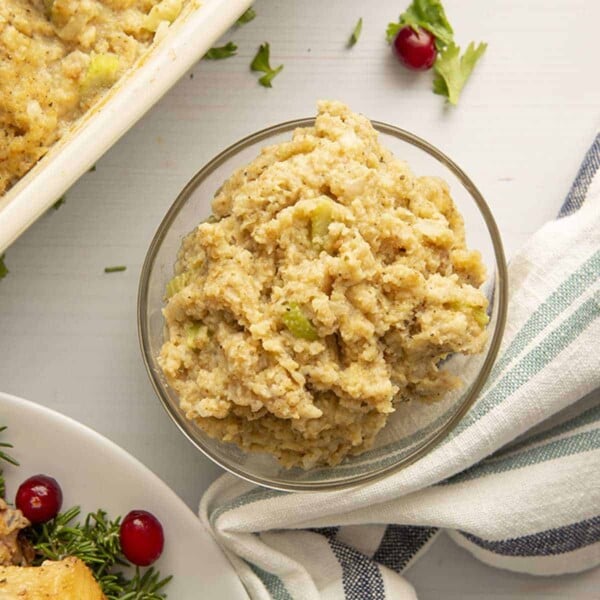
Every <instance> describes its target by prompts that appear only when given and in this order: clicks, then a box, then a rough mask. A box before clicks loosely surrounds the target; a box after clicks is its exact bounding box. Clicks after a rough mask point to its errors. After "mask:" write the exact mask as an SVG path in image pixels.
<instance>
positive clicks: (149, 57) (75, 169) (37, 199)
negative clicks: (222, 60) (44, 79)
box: [0, 0, 251, 253]
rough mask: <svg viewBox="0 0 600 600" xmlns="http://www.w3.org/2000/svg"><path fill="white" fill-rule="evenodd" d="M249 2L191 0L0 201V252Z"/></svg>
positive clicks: (115, 138) (228, 25)
mask: <svg viewBox="0 0 600 600" xmlns="http://www.w3.org/2000/svg"><path fill="white" fill-rule="evenodd" d="M250 3H251V0H203V1H202V2H200V1H198V0H192V3H191V6H190V7H188V9H187V10H186V11H185V12H184V13H182V14H181V15H180V17H179V18H178V19H177V20H176V21H175V23H173V25H172V26H171V27H170V28H169V32H168V34H167V35H166V36H165V38H164V39H162V40H161V41H160V42H158V43H157V44H155V45H153V46H152V47H151V48H150V50H149V51H148V52H147V54H145V55H144V56H143V57H142V59H141V60H140V61H139V62H138V63H137V65H136V66H134V68H132V69H131V70H130V71H129V72H128V73H126V74H125V76H124V77H123V78H122V79H121V80H120V81H119V82H118V83H117V84H116V85H115V86H113V88H112V89H111V90H110V92H109V93H108V94H107V95H106V96H105V97H104V98H103V99H102V101H101V102H100V103H99V104H98V105H97V106H95V107H94V108H92V110H91V111H89V112H88V113H87V114H86V115H85V116H84V117H83V118H82V119H81V120H80V121H79V122H78V123H77V124H76V125H75V127H74V128H73V129H72V130H71V131H70V132H69V133H68V134H67V135H65V136H64V137H63V138H62V139H61V140H60V141H59V142H58V143H57V144H55V145H54V146H53V147H52V149H51V150H50V152H48V154H46V156H44V157H43V158H42V159H41V160H40V161H39V162H38V163H37V164H36V165H35V167H33V169H31V171H29V173H27V175H25V176H24V177H23V178H22V179H21V180H20V181H19V182H18V183H17V184H16V185H15V186H14V187H13V188H11V189H10V190H9V191H8V192H7V193H6V194H5V195H4V196H2V197H0V253H1V252H2V251H3V250H4V249H5V248H6V247H7V246H8V245H9V244H11V243H12V242H13V241H14V240H15V239H16V238H17V237H18V236H19V235H20V234H21V233H23V231H25V229H27V227H29V226H30V225H31V224H32V223H33V222H34V221H35V220H36V219H37V218H38V217H39V216H40V215H41V214H43V213H44V212H45V211H46V210H47V209H48V208H49V207H50V206H52V204H53V203H54V202H56V200H57V199H58V198H60V196H61V195H62V194H63V193H64V192H65V191H66V190H67V189H68V188H69V187H70V186H71V185H72V184H73V183H74V182H75V181H76V180H77V179H78V178H79V177H80V176H81V175H83V173H85V172H86V171H87V170H88V169H89V168H90V167H91V166H92V165H93V164H94V163H95V162H96V161H97V160H98V158H100V156H102V154H104V152H106V150H108V148H110V147H111V146H112V145H113V144H114V143H115V142H116V141H117V140H118V139H119V138H120V137H121V136H122V135H123V134H124V133H125V132H126V131H127V130H128V129H129V128H130V127H131V126H132V125H133V124H134V123H135V122H136V121H137V120H138V119H139V118H140V117H141V116H142V115H143V114H144V113H145V112H146V111H147V110H148V109H149V108H150V107H151V106H152V105H153V104H154V103H156V102H157V101H158V100H159V99H160V98H161V96H163V94H164V93H165V92H166V91H167V90H168V89H169V88H170V87H171V86H172V85H173V84H174V83H175V82H176V81H177V80H178V79H179V78H180V77H181V76H182V75H183V74H184V73H185V72H186V71H187V70H188V69H189V68H190V67H191V66H192V65H193V64H194V63H195V62H196V61H197V60H198V59H200V58H201V57H202V56H203V55H204V53H205V52H206V51H207V50H208V48H210V47H211V46H212V45H213V43H214V42H215V40H217V38H219V37H220V36H221V35H222V34H223V33H224V32H225V30H226V29H227V28H228V27H230V26H231V25H232V24H233V23H234V22H235V20H236V19H237V18H238V17H239V16H240V15H241V14H242V13H243V12H244V10H246V8H248V6H250Z"/></svg>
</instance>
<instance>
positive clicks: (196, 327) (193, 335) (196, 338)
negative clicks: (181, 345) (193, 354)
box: [185, 323, 208, 350]
mask: <svg viewBox="0 0 600 600" xmlns="http://www.w3.org/2000/svg"><path fill="white" fill-rule="evenodd" d="M207 337H208V328H207V327H206V325H202V323H193V324H192V325H189V326H188V327H187V328H186V330H185V343H186V345H187V347H188V348H191V349H192V350H194V349H196V348H197V347H198V342H201V341H206V338H207Z"/></svg>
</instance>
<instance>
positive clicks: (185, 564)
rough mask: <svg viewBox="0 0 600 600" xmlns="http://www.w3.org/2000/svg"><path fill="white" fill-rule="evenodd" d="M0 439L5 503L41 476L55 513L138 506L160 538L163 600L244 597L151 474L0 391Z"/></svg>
mask: <svg viewBox="0 0 600 600" xmlns="http://www.w3.org/2000/svg"><path fill="white" fill-rule="evenodd" d="M0 425H6V426H7V428H8V429H7V430H6V431H5V432H4V433H3V434H2V436H1V439H2V440H3V441H7V442H10V443H11V444H13V446H14V448H13V449H11V450H10V454H11V455H12V456H13V457H14V458H16V459H17V460H18V461H19V463H20V466H18V467H13V466H12V465H9V464H5V463H4V462H3V463H2V469H3V471H4V475H5V478H6V497H7V500H9V501H12V500H13V499H14V494H15V492H16V489H17V487H18V485H19V483H20V482H21V481H23V480H24V479H27V477H30V476H31V475H35V474H37V473H44V474H46V475H50V476H52V477H55V478H56V479H57V481H58V482H59V483H60V485H61V487H62V490H63V496H64V501H63V510H64V509H66V508H69V507H71V506H73V505H80V506H81V508H82V512H83V513H84V514H85V513H87V512H90V511H95V510H96V509H98V508H102V509H104V510H106V511H107V512H108V514H109V515H111V516H113V517H115V516H117V515H121V516H124V515H125V514H127V513H128V512H129V511H130V510H132V509H135V508H142V509H145V510H149V511H150V512H152V513H154V514H155V515H156V516H157V517H158V518H159V519H160V521H161V523H162V525H163V528H164V532H165V549H164V552H163V555H162V556H161V558H160V559H159V560H158V561H157V563H156V566H157V568H158V569H159V570H160V572H161V574H164V575H167V574H171V575H173V580H172V581H171V582H170V583H169V586H168V587H167V588H166V592H167V597H168V599H169V600H187V599H188V598H189V599H191V598H200V597H202V598H227V599H228V600H229V599H232V600H234V599H237V598H244V599H247V598H248V595H247V594H246V592H245V591H244V588H243V587H242V584H241V583H240V580H239V579H238V577H237V575H236V574H235V571H234V570H233V568H232V566H231V564H230V563H229V562H228V560H227V558H225V555H224V554H223V553H222V552H221V550H220V549H219V547H218V546H217V544H216V543H215V542H214V540H213V539H212V537H211V536H210V534H209V533H208V532H207V531H206V530H205V529H204V527H203V526H202V524H201V523H200V521H199V520H198V518H197V517H196V516H195V515H194V514H193V513H192V511H191V510H190V509H189V508H188V507H187V506H186V505H185V504H184V503H183V501H182V500H180V499H179V498H178V497H177V496H176V495H175V493H174V492H173V491H172V490H170V489H169V488H168V487H167V486H166V485H165V484H164V483H163V482H162V481H161V480H160V479H158V477H156V475H154V474H153V473H152V472H151V471H150V470H149V469H147V468H146V467H145V466H144V465H142V464H141V463H140V462H139V461H137V460H136V459H134V458H133V457H132V456H130V455H129V454H127V452H125V451H124V450H122V449H121V448H119V447H118V446H117V445H116V444H113V443H112V442H110V441H109V440H107V439H106V438H104V437H102V436H101V435H100V434H98V433H96V432H95V431H92V430H91V429H89V428H87V427H85V426H84V425H81V424H80V423H77V422H76V421H73V420H72V419H69V418H68V417H65V416H63V415H61V414H59V413H56V412H54V411H51V410H50V409H47V408H44V407H42V406H38V405H37V404H33V403H32V402H28V401H26V400H22V399H20V398H16V397H15V396H9V395H8V394H3V393H0Z"/></svg>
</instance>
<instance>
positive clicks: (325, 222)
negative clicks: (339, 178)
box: [310, 201, 333, 243]
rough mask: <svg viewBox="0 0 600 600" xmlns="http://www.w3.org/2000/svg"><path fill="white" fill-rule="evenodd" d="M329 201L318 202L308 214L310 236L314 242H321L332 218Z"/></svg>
mask: <svg viewBox="0 0 600 600" xmlns="http://www.w3.org/2000/svg"><path fill="white" fill-rule="evenodd" d="M332 212H333V211H332V206H331V202H329V201H327V202H320V203H319V204H318V205H317V206H316V207H315V209H314V210H313V211H312V213H311V215H310V237H311V239H312V240H313V242H315V243H320V242H322V240H323V238H324V237H325V236H326V235H327V232H328V230H329V224H330V223H331V220H332Z"/></svg>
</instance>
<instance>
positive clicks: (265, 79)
mask: <svg viewBox="0 0 600 600" xmlns="http://www.w3.org/2000/svg"><path fill="white" fill-rule="evenodd" d="M269 54H270V48H269V43H268V42H265V43H264V44H261V45H260V48H259V49H258V52H257V53H256V56H255V57H254V59H253V60H252V63H251V64H250V69H251V70H252V71H260V72H261V73H265V74H264V75H263V76H262V77H261V78H260V79H259V80H258V83H260V85H262V86H264V87H273V86H272V85H271V81H272V79H273V77H275V75H277V74H278V73H279V72H281V70H282V69H283V65H279V66H278V67H276V68H275V69H273V68H272V67H271V65H270V63H269Z"/></svg>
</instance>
